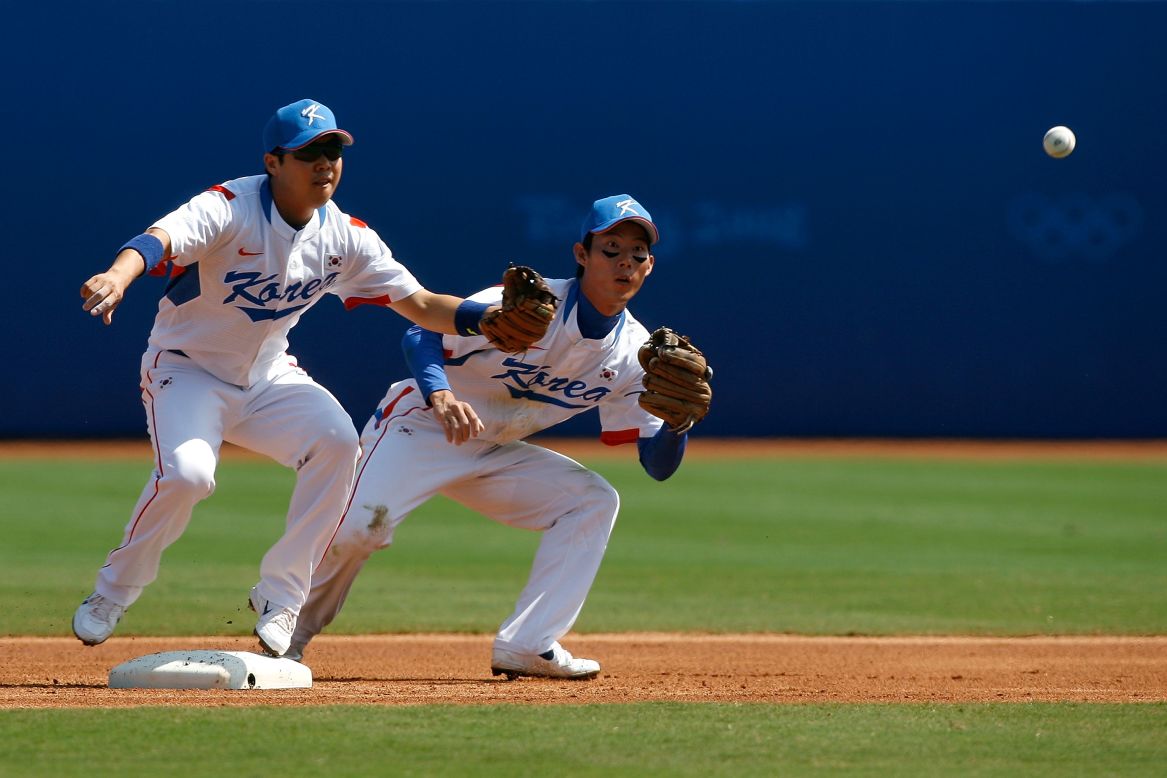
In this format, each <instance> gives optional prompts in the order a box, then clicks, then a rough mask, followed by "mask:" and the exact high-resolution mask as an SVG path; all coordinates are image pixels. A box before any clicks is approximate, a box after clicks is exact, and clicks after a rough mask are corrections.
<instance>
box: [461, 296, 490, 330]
mask: <svg viewBox="0 0 1167 778" xmlns="http://www.w3.org/2000/svg"><path fill="white" fill-rule="evenodd" d="M489 307H490V306H489V305H487V304H486V303H476V302H473V301H471V300H463V301H462V304H461V305H459V306H458V308H457V309H456V310H455V311H454V331H455V332H457V333H458V334H459V335H481V334H482V333H481V332H479V331H478V322H480V321H482V314H484V313H486V309H487V308H489Z"/></svg>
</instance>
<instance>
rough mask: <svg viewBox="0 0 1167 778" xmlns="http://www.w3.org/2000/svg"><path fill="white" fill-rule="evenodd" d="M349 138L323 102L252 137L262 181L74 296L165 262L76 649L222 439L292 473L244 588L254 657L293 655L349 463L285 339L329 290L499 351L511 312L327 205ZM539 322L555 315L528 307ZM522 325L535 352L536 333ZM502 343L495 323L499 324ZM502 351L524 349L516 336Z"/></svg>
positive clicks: (145, 239)
mask: <svg viewBox="0 0 1167 778" xmlns="http://www.w3.org/2000/svg"><path fill="white" fill-rule="evenodd" d="M352 142H353V138H352V136H351V135H350V134H349V133H348V132H346V131H345V130H342V129H340V128H339V127H338V126H337V124H336V120H335V118H334V116H333V114H332V111H330V110H329V109H328V108H327V107H325V106H324V105H323V104H321V103H318V102H316V101H313V100H301V101H299V102H296V103H292V104H290V105H287V106H284V107H283V108H280V109H279V110H278V111H276V113H275V115H274V116H272V117H271V119H270V120H269V121H268V123H267V126H266V127H265V129H264V133H263V144H264V145H263V150H264V155H263V166H264V169H265V171H266V172H265V174H264V175H258V176H249V177H246V178H238V179H235V180H233V181H228V182H226V183H224V184H221V185H218V186H213V187H211V188H210V189H208V190H207V191H205V192H203V193H202V194H199V195H197V196H196V197H194V198H193V199H192V200H190V201H189V202H188V203H186V204H185V205H183V206H182V207H180V208H179V209H178V210H176V211H174V212H173V213H171V214H169V215H168V216H165V217H163V218H162V219H160V220H159V221H157V222H156V223H155V224H154V225H153V226H152V227H151V228H150V229H148V230H147V231H146V232H145V233H144V234H142V235H139V236H138V237H136V238H134V239H132V240H130V241H129V242H128V243H126V244H125V245H124V246H123V247H122V248H121V249H120V250H119V252H118V254H117V256H116V257H115V259H114V262H113V265H112V266H111V267H110V268H109V270H107V271H105V272H104V273H99V274H97V275H95V276H93V277H92V278H90V279H89V280H88V281H86V282H85V283H84V284H83V285H82V287H81V296H82V298H84V300H85V302H84V305H83V308H84V310H86V311H89V312H90V313H91V314H92V315H94V316H101V317H102V318H103V319H104V321H105V323H106V324H109V323H110V322H111V320H112V317H113V313H114V310H115V309H116V308H117V306H118V304H119V303H120V302H121V300H122V298H123V296H124V294H125V290H126V288H127V287H128V286H129V285H130V283H131V282H132V281H133V280H134V279H135V278H137V277H138V276H139V275H141V274H142V273H143V272H144V271H153V270H154V269H155V268H158V269H160V270H162V269H165V267H166V266H167V264H169V265H170V266H172V272H171V275H170V281H169V283H168V284H167V286H166V291H165V293H164V294H163V296H162V299H161V300H160V301H159V304H158V314H157V317H156V318H155V320H154V328H153V330H151V332H150V339H149V343H148V346H147V349H146V353H145V355H144V356H143V358H142V367H141V376H142V381H141V388H142V402H143V404H144V405H145V409H146V423H147V427H148V430H149V433H150V439H151V442H152V443H153V448H154V473H153V477H152V478H150V480H149V482H148V483H147V484H146V487H145V489H144V490H143V491H142V494H141V497H140V498H139V499H138V503H137V505H136V506H135V508H134V510H133V514H132V515H131V517H130V521H129V523H128V524H127V525H126V529H125V534H124V536H123V538H122V542H121V544H120V545H119V546H118V547H117V548H115V549H114V550H113V551H111V552H110V553H109V555H108V557H107V558H106V561H105V564H104V565H103V566H102V568H101V569H100V571H99V572H98V575H97V585H96V588H95V590H94V592H93V594H92V595H90V596H89V597H87V598H86V599H85V601H84V602H82V603H81V606H80V607H79V608H78V609H77V612H76V614H75V615H74V617H73V632H74V634H76V636H77V637H78V638H79V639H80V640H81V642H83V643H85V644H86V645H97V644H98V643H101V642H103V641H105V640H106V639H107V638H108V637H109V636H110V635H111V634H112V633H113V631H114V628H115V627H116V626H117V624H118V621H119V620H120V619H121V618H122V616H123V614H124V613H125V611H126V609H127V608H129V607H130V606H131V605H133V604H134V602H135V601H136V600H137V599H138V597H139V596H140V595H141V594H142V590H143V589H144V588H145V587H146V586H147V585H148V584H150V582H152V581H153V580H154V579H155V578H156V577H157V575H158V567H159V562H160V560H161V557H162V552H163V550H164V549H165V548H166V547H167V546H169V545H170V544H171V543H173V542H174V541H175V540H177V539H178V537H179V536H180V535H181V534H182V532H183V530H184V529H185V528H186V525H187V523H188V522H189V521H190V518H191V512H192V510H193V508H194V505H195V504H196V503H197V502H199V501H200V500H202V499H204V498H205V497H208V496H209V495H210V494H211V493H212V492H213V491H214V490H215V470H216V466H217V465H218V462H219V449H220V446H221V445H222V442H223V441H224V440H226V441H230V442H232V443H236V444H238V445H240V446H243V447H245V448H248V449H251V450H253V451H257V452H259V453H262V454H265V455H267V456H269V457H271V458H272V459H275V460H276V461H278V462H280V463H281V464H284V465H286V466H287V467H290V468H293V469H295V471H296V485H295V489H294V490H293V492H292V499H291V505H290V507H289V508H288V513H287V523H286V530H285V532H284V534H283V536H282V537H281V538H280V539H279V541H278V542H276V544H275V545H274V546H272V548H271V549H270V550H269V551H268V552H267V554H266V555H265V556H264V558H263V561H262V563H261V565H260V571H259V572H260V580H259V583H258V584H256V586H255V587H254V588H253V589H252V590H251V595H250V599H249V604H250V606H251V607H252V608H253V609H254V610H255V611H256V612H257V614H258V621H257V623H256V626H255V633H256V635H257V636H258V638H259V641H260V644H261V645H262V647H263V649H264V650H265V651H267V652H268V653H270V654H272V655H275V656H279V655H282V654H283V653H284V652H285V651H286V650H287V648H288V645H289V643H290V641H291V639H292V632H293V630H294V628H295V622H296V616H297V614H298V613H299V611H300V607H301V606H302V605H303V603H304V600H305V598H306V597H307V596H308V589H309V587H310V584H311V580H312V575H313V565H314V564H315V561H316V560H317V559H318V558H319V557H320V555H321V550H322V549H323V548H324V546H325V545H326V544H327V543H328V541H329V539H330V538H331V537H332V535H333V533H334V532H335V530H336V526H337V519H338V517H339V516H340V515H341V513H342V512H343V511H344V506H345V501H346V498H347V497H348V494H349V490H350V487H351V486H352V480H353V473H354V468H355V465H356V460H357V457H358V455H359V449H358V436H357V432H356V430H355V429H354V427H353V424H352V420H351V419H350V418H349V416H348V414H347V413H345V411H344V409H343V408H342V407H341V406H340V404H339V403H338V402H337V401H336V399H335V398H333V396H332V394H330V393H329V392H328V391H327V390H326V389H325V388H324V387H322V386H321V385H319V384H317V383H316V382H315V381H313V380H312V378H311V377H310V376H309V375H308V374H307V373H306V372H305V371H304V370H303V369H302V368H300V367H298V366H297V364H296V359H295V358H294V357H292V356H291V355H289V354H288V353H287V351H286V349H287V346H288V340H287V337H288V332H289V330H291V329H292V327H294V326H295V325H296V323H297V322H298V321H299V320H300V317H301V316H303V315H304V313H305V312H306V311H307V310H308V309H309V308H311V307H312V306H313V305H315V304H316V303H317V302H319V301H320V300H321V299H322V298H323V297H324V296H325V294H333V295H337V296H339V297H341V298H342V299H343V300H344V303H345V306H346V307H348V308H352V307H355V306H356V305H359V304H361V303H372V304H376V305H384V306H388V307H390V308H392V309H393V310H395V311H397V312H398V313H399V314H401V315H403V316H405V317H406V318H408V319H410V320H411V321H413V322H416V323H418V324H420V325H423V326H425V327H427V328H429V329H433V330H439V331H442V332H446V333H454V332H464V333H470V332H473V333H475V334H476V336H477V337H476V340H478V341H482V340H483V338H482V336H481V335H478V333H485V334H486V335H487V336H489V337H492V338H495V339H497V338H498V337H500V336H499V335H498V333H497V331H496V329H497V328H499V327H500V326H502V325H505V324H507V321H508V316H509V315H510V312H508V311H502V310H501V308H499V307H497V306H496V307H494V308H489V307H488V306H486V305H484V304H482V303H477V302H471V301H464V300H462V299H461V298H458V297H451V296H449V295H440V294H434V293H432V292H430V291H428V290H426V289H424V288H423V287H422V285H421V284H420V283H418V281H417V279H416V278H414V276H413V275H412V274H411V273H410V272H409V270H407V269H406V268H405V267H404V266H403V265H401V264H400V263H399V262H398V261H397V260H396V259H395V258H394V257H393V254H392V253H391V252H390V251H389V248H388V247H387V246H386V245H385V244H384V243H383V242H382V241H381V239H380V238H379V237H378V236H377V233H376V232H374V231H373V230H371V229H369V228H368V226H367V225H365V224H364V223H363V222H361V221H360V220H358V219H355V218H353V217H351V216H348V215H347V214H345V213H343V212H342V211H341V210H340V209H339V208H338V207H337V206H336V204H335V203H333V202H332V195H333V193H334V192H335V191H336V188H337V186H338V185H339V184H340V178H341V172H342V170H343V159H342V153H343V151H344V149H345V148H346V147H347V146H349V145H350V144H351V143H352ZM538 311H539V312H540V313H542V314H544V318H545V319H547V320H549V318H550V316H553V315H554V306H553V304H551V305H550V306H547V305H544V306H542V307H540V308H539V309H538ZM538 323H539V322H538V317H535V323H534V324H531V323H530V322H522V324H523V326H524V328H525V331H527V332H530V333H531V336H532V338H533V339H537V337H538V336H541V332H545V331H546V325H547V321H543V328H542V331H540V330H539V327H538ZM504 331H505V328H504ZM505 334H506V335H507V336H508V337H511V338H518V340H517V341H516V342H514V343H511V342H510V341H508V343H509V345H510V346H511V347H513V348H518V347H521V346H522V345H523V344H522V343H521V333H520V335H519V336H515V335H514V333H513V332H509V331H506V332H505Z"/></svg>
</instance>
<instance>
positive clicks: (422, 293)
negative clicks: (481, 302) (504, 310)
mask: <svg viewBox="0 0 1167 778" xmlns="http://www.w3.org/2000/svg"><path fill="white" fill-rule="evenodd" d="M463 302H465V301H464V300H463V299H462V298H461V297H454V296H453V295H448V294H436V293H434V292H431V291H429V290H428V289H420V290H418V291H416V292H414V293H413V294H411V295H410V296H409V297H406V298H404V299H402V300H398V301H397V302H395V303H393V310H395V311H397V312H398V313H400V314H401V315H402V316H404V317H405V318H407V319H409V320H410V321H411V322H413V323H414V324H418V325H420V326H422V327H424V328H426V329H427V330H430V331H431V332H440V333H443V334H445V335H460V334H462V333H461V332H460V331H459V329H458V328H457V326H456V324H455V316H454V314H455V313H456V312H457V311H458V307H459V306H460V305H462V303H463ZM481 308H482V310H479V309H478V308H475V309H474V312H475V313H476V314H478V317H479V318H481V313H482V312H483V311H489V310H497V309H498V308H499V306H497V305H492V306H489V307H485V306H481Z"/></svg>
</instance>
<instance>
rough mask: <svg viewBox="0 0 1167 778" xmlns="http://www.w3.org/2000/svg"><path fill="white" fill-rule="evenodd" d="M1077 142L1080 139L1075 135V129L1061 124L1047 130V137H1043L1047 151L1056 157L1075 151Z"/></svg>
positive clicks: (1043, 145)
mask: <svg viewBox="0 0 1167 778" xmlns="http://www.w3.org/2000/svg"><path fill="white" fill-rule="evenodd" d="M1077 142H1078V139H1077V138H1075V137H1074V131H1073V130H1071V129H1070V128H1069V127H1062V126H1061V125H1059V126H1057V127H1051V128H1050V129H1049V131H1048V132H1046V134H1045V137H1044V138H1042V139H1041V145H1042V148H1044V149H1045V153H1046V154H1049V155H1050V156H1051V157H1053V158H1054V159H1061V158H1062V157H1068V156H1070V154H1071V152H1073V151H1074V144H1076V143H1077Z"/></svg>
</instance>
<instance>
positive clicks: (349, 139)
mask: <svg viewBox="0 0 1167 778" xmlns="http://www.w3.org/2000/svg"><path fill="white" fill-rule="evenodd" d="M325 135H339V136H340V142H341V144H342V145H344V146H351V145H353V136H351V135H349V134H348V133H347V132H345V131H344V130H324V131H323V132H314V131H309V132H302V133H300V134H299V135H297V136H296V137H295V138H294V139H293V140H292V142H291V143H290V144H288V145H287V146H280V148H282V149H283V150H284V151H295V150H296V149H302V148H304V147H305V146H307V145H308V144H309V143H313V142H315V141H316V140H317V139H319V138H323V137H324V136H325Z"/></svg>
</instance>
